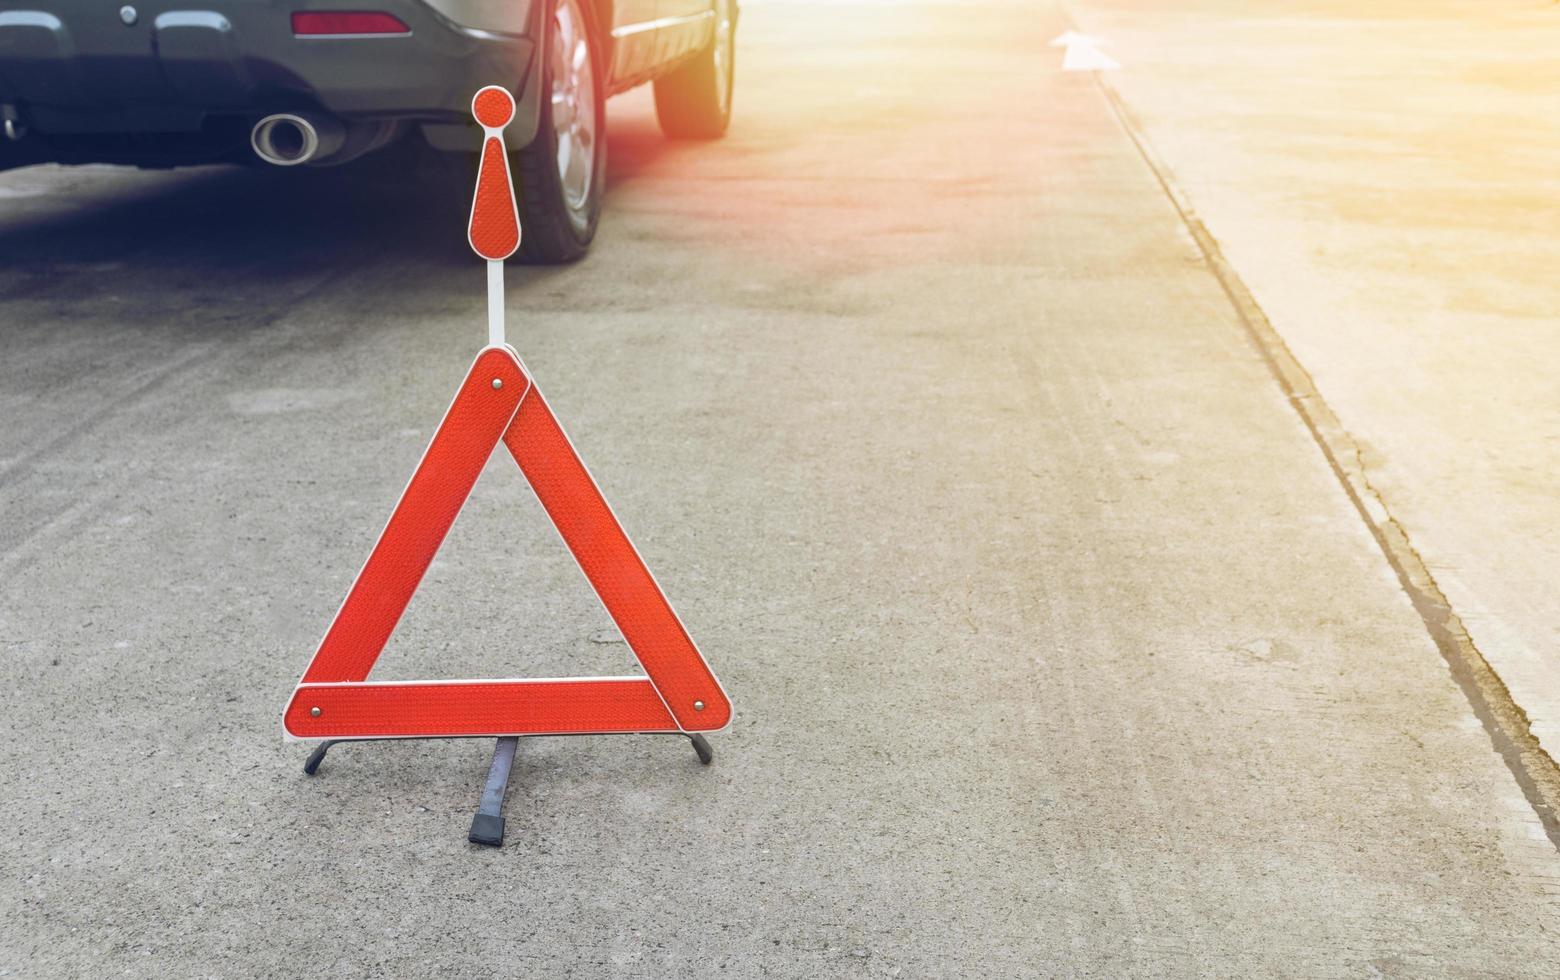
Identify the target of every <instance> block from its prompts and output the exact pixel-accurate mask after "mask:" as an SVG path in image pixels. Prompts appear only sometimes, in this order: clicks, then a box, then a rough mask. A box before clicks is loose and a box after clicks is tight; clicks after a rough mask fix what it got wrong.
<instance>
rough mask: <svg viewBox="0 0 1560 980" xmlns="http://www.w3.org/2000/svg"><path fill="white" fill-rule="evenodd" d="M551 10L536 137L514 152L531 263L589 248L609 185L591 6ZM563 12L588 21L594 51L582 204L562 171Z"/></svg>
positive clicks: (573, 0) (560, 5)
mask: <svg viewBox="0 0 1560 980" xmlns="http://www.w3.org/2000/svg"><path fill="white" fill-rule="evenodd" d="M551 2H552V13H551V14H550V15H549V16H548V17H547V18H546V25H545V32H546V34H545V37H544V38H543V43H542V44H541V45H538V48H537V51H538V55H539V56H540V57H541V58H542V72H541V80H542V84H541V93H540V95H541V103H542V105H541V118H540V122H539V124H538V127H537V130H536V138H535V139H533V140H532V141H531V143H530V145H529V146H526V147H524V148H522V149H520V150H516V151H514V152H513V153H511V154H510V156H509V162H510V170H511V172H512V174H513V179H514V182H515V193H516V196H517V197H518V198H519V203H520V225H521V235H520V256H521V258H522V259H524V260H525V261H527V262H533V263H538V264H544V265H556V264H558V263H562V262H573V261H574V260H576V259H578V258H580V257H581V256H582V255H584V254H585V252H586V251H587V250H588V249H589V248H590V242H591V239H593V238H595V237H596V224H597V222H598V221H599V220H600V219H601V198H602V193H603V191H604V190H605V187H606V175H607V140H606V113H605V111H604V109H603V107H604V98H603V95H602V92H603V84H602V83H603V81H604V78H603V75H602V68H601V45H600V42H599V37H600V34H599V32H598V31H597V29H596V22H595V16H594V10H593V9H592V5H591V4H589V3H586V2H582V0H551ZM560 11H568V12H571V13H573V14H575V15H578V16H579V17H580V18H581V20H582V24H583V28H584V38H585V43H586V45H587V47H588V49H589V52H590V72H591V78H592V79H593V81H594V85H593V90H592V94H593V97H592V99H591V102H592V104H591V106H590V112H591V113H592V114H593V115H594V118H595V128H594V136H593V141H592V144H591V158H592V165H591V171H590V176H589V181H588V189H587V190H586V193H585V198H584V201H583V204H582V205H581V206H577V207H570V201H569V196H568V193H567V192H566V190H565V186H564V180H563V178H562V176H561V175H560V174H559V172H558V148H559V141H560V134H559V132H558V128H557V127H556V126H555V125H554V120H553V99H552V92H553V87H554V84H553V83H554V71H555V69H556V67H557V66H556V65H555V63H554V62H555V60H556V58H555V51H554V40H555V39H556V37H558V36H560V27H559V24H560V21H559V18H560V16H562V15H561V14H560Z"/></svg>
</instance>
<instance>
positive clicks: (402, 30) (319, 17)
mask: <svg viewBox="0 0 1560 980" xmlns="http://www.w3.org/2000/svg"><path fill="white" fill-rule="evenodd" d="M292 29H293V33H294V34H297V35H300V36H305V37H310V36H318V35H321V34H410V33H412V29H411V28H410V27H407V26H406V23H405V21H403V20H401V18H399V17H396V16H394V15H392V14H387V13H384V12H383V11H379V10H331V11H326V10H310V11H298V12H295V13H294V14H293V15H292Z"/></svg>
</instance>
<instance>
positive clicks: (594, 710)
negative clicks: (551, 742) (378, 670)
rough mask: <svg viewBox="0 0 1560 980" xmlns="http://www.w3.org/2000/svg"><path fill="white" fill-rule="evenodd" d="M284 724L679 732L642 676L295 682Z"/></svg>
mask: <svg viewBox="0 0 1560 980" xmlns="http://www.w3.org/2000/svg"><path fill="white" fill-rule="evenodd" d="M711 721H712V724H710V725H709V726H708V727H704V728H699V727H698V726H697V725H695V726H694V730H696V731H698V730H702V731H714V730H716V729H717V728H720V727H721V720H717V719H711ZM284 724H285V725H286V728H287V732H288V734H290V735H292V736H293V737H294V738H305V739H308V738H329V739H359V738H469V737H473V736H480V735H494V736H499V735H589V734H610V733H629V732H683V731H685V729H683V728H682V727H680V726H679V725H678V724H677V721H676V719H674V718H673V717H672V716H671V714H670V713H669V712H668V711H667V710H666V705H665V704H664V703H663V702H662V701H661V697H660V695H659V694H657V693H656V690H655V687H654V685H653V684H651V682H650V681H649V680H648V679H647V678H642V677H630V678H602V679H589V678H579V679H573V678H571V679H564V680H516V681H453V682H447V681H432V682H410V683H403V682H397V681H390V682H383V683H377V682H374V681H366V682H362V683H355V684H303V685H300V686H299V688H298V690H297V691H296V692H294V694H293V699H292V702H291V703H290V704H289V705H288V706H287V713H286V715H285V717H284Z"/></svg>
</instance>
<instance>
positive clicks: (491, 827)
mask: <svg viewBox="0 0 1560 980" xmlns="http://www.w3.org/2000/svg"><path fill="white" fill-rule="evenodd" d="M519 744H520V739H518V738H516V737H515V736H513V735H506V736H505V737H503V738H501V739H499V740H498V741H497V742H496V743H495V744H494V745H493V765H492V766H491V767H490V768H489V769H488V778H487V785H486V786H484V787H482V803H481V805H480V806H478V807H477V815H476V816H475V817H472V818H471V832H470V833H469V834H467V835H466V839H467V840H469V841H471V842H472V843H473V844H486V845H488V846H489V847H498V846H499V845H500V844H502V843H504V791H505V790H507V789H509V770H510V768H511V767H512V766H513V765H514V763H515V748H516V747H517V746H519Z"/></svg>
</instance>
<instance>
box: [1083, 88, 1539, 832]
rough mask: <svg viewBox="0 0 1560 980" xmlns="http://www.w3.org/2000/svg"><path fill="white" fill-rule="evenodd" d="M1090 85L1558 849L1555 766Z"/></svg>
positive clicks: (1115, 99)
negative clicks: (1191, 243) (1231, 309)
mask: <svg viewBox="0 0 1560 980" xmlns="http://www.w3.org/2000/svg"><path fill="white" fill-rule="evenodd" d="M1094 78H1095V82H1096V83H1097V84H1098V85H1099V87H1100V91H1101V92H1102V93H1104V96H1105V99H1106V101H1107V103H1109V105H1110V108H1111V111H1112V113H1113V114H1114V115H1115V117H1116V121H1117V122H1118V123H1119V124H1120V125H1121V128H1122V130H1123V131H1124V132H1125V133H1126V136H1127V138H1128V139H1129V140H1131V141H1132V144H1133V145H1134V146H1135V147H1136V148H1137V151H1138V155H1139V156H1141V157H1142V158H1143V162H1144V163H1145V164H1146V165H1147V166H1148V169H1149V171H1150V172H1151V173H1152V174H1153V175H1154V179H1155V180H1156V181H1157V182H1158V184H1159V186H1160V188H1161V189H1162V190H1163V191H1164V192H1165V196H1166V197H1168V198H1169V200H1170V204H1171V206H1173V207H1174V208H1175V210H1176V212H1177V214H1179V216H1180V218H1181V221H1182V223H1183V224H1184V225H1185V226H1186V229H1187V231H1188V232H1189V233H1190V234H1191V236H1192V238H1193V240H1195V241H1196V243H1197V247H1198V249H1199V250H1200V251H1201V252H1202V254H1203V258H1204V259H1205V260H1206V261H1207V263H1208V266H1209V268H1210V270H1211V271H1212V272H1213V274H1214V277H1215V278H1216V279H1218V281H1219V285H1220V286H1221V287H1222V288H1223V290H1224V294H1225V295H1226V296H1227V297H1228V298H1229V300H1230V304H1231V305H1232V306H1233V307H1234V308H1235V313H1236V315H1237V316H1238V317H1239V318H1240V321H1241V324H1242V325H1243V326H1244V327H1245V329H1246V333H1247V336H1248V337H1249V338H1250V340H1251V342H1252V344H1253V345H1254V346H1255V347H1256V348H1257V350H1258V352H1259V353H1260V354H1261V355H1262V358H1263V360H1264V361H1265V362H1266V364H1267V366H1268V370H1269V371H1270V372H1271V373H1272V375H1273V377H1274V379H1275V380H1276V381H1277V382H1278V384H1279V387H1280V388H1282V389H1283V392H1284V395H1285V396H1286V398H1287V399H1288V400H1289V403H1290V405H1292V406H1293V407H1294V409H1295V413H1296V414H1297V415H1299V416H1300V420H1301V421H1302V422H1303V423H1304V424H1305V427H1306V429H1307V430H1308V431H1309V432H1310V433H1311V437H1312V439H1314V440H1315V441H1316V444H1317V446H1319V447H1320V448H1321V450H1322V455H1323V456H1325V457H1326V459H1327V463H1328V465H1329V466H1330V467H1331V468H1332V471H1333V474H1334V475H1335V476H1336V477H1337V478H1338V482H1339V483H1340V484H1342V486H1343V490H1344V493H1345V494H1347V495H1348V498H1349V501H1350V502H1351V503H1352V504H1353V505H1354V508H1355V510H1356V511H1358V512H1359V515H1360V517H1361V519H1363V520H1364V522H1365V525H1366V527H1367V528H1369V529H1370V532H1371V536H1372V537H1373V538H1374V539H1375V541H1376V544H1377V546H1378V547H1380V549H1381V551H1382V554H1383V555H1385V557H1386V559H1387V563H1388V564H1389V565H1391V567H1392V570H1393V571H1394V572H1395V573H1396V575H1397V578H1398V583H1399V584H1400V585H1401V586H1402V588H1403V591H1404V592H1405V593H1406V594H1407V595H1408V598H1409V601H1410V602H1411V603H1412V604H1413V607H1414V611H1415V612H1417V613H1418V614H1419V618H1420V619H1421V620H1422V621H1423V622H1424V624H1425V629H1426V631H1427V632H1428V633H1429V634H1430V638H1431V640H1432V641H1433V642H1434V643H1435V646H1436V649H1437V650H1439V651H1440V653H1441V656H1442V658H1443V659H1444V660H1445V661H1446V664H1447V667H1448V668H1449V669H1450V672H1451V675H1452V677H1453V679H1454V680H1456V682H1457V685H1458V687H1459V688H1461V690H1462V692H1463V695H1464V696H1465V697H1466V698H1467V699H1468V703H1469V704H1470V705H1471V706H1472V707H1473V712H1474V715H1475V716H1477V717H1478V719H1479V722H1480V724H1482V725H1483V726H1484V730H1485V732H1486V733H1487V734H1488V735H1489V738H1490V742H1491V744H1492V745H1493V747H1494V748H1495V751H1496V752H1497V753H1498V754H1499V755H1500V757H1501V759H1502V760H1503V761H1504V762H1505V763H1506V768H1507V769H1509V770H1510V771H1511V774H1512V776H1513V777H1514V778H1515V779H1516V781H1517V785H1518V786H1520V787H1521V789H1522V794H1523V796H1524V797H1526V798H1527V801H1528V804H1529V805H1530V806H1532V808H1533V812H1534V813H1535V814H1536V815H1537V816H1538V819H1539V822H1540V823H1541V824H1542V825H1543V828H1544V832H1545V834H1547V835H1548V837H1549V841H1550V843H1551V844H1553V845H1554V846H1555V848H1556V849H1557V850H1560V765H1557V764H1556V762H1555V760H1554V759H1553V758H1552V757H1551V756H1550V755H1549V754H1548V753H1547V752H1545V751H1544V748H1543V746H1542V745H1540V744H1539V741H1538V738H1537V737H1536V736H1535V735H1534V734H1533V730H1532V725H1531V723H1530V721H1529V719H1528V716H1527V712H1525V711H1524V710H1522V706H1521V705H1519V704H1517V703H1516V701H1515V700H1513V699H1512V697H1511V692H1510V691H1509V690H1508V689H1507V687H1506V684H1505V682H1504V681H1502V680H1501V679H1500V675H1499V674H1497V673H1496V672H1495V670H1494V668H1492V667H1491V666H1490V664H1489V662H1488V661H1487V660H1485V658H1484V655H1483V654H1482V653H1481V652H1480V651H1479V648H1478V646H1477V645H1475V643H1474V641H1473V637H1472V636H1470V635H1469V633H1468V630H1467V628H1466V627H1465V626H1464V625H1463V621H1462V618H1461V617H1460V616H1458V615H1457V612H1456V610H1454V609H1453V608H1452V605H1451V603H1450V602H1449V601H1448V600H1447V598H1446V594H1445V593H1444V592H1442V591H1441V588H1440V586H1438V585H1437V584H1436V581H1435V577H1434V576H1433V575H1432V574H1431V573H1430V569H1429V568H1428V567H1427V566H1426V565H1425V562H1424V559H1423V558H1422V557H1421V556H1420V554H1419V551H1418V550H1417V549H1416V548H1415V547H1414V545H1413V543H1412V542H1411V541H1410V540H1409V537H1408V532H1407V531H1405V530H1404V529H1403V525H1402V524H1401V523H1400V522H1399V521H1398V520H1397V518H1396V517H1394V516H1393V515H1392V512H1391V510H1390V509H1389V508H1388V507H1387V503H1386V500H1385V499H1384V498H1383V497H1382V495H1381V493H1380V492H1379V491H1378V490H1377V489H1376V488H1375V486H1374V485H1372V483H1371V482H1370V479H1369V478H1368V476H1367V475H1366V471H1365V462H1364V459H1363V456H1362V454H1361V451H1360V447H1359V444H1358V442H1356V441H1355V439H1354V438H1353V437H1352V436H1350V435H1349V433H1348V431H1347V430H1346V429H1345V428H1344V427H1343V423H1342V422H1341V421H1339V419H1338V416H1337V415H1336V414H1334V412H1333V411H1332V409H1331V408H1330V407H1329V406H1328V405H1327V402H1326V401H1325V400H1324V399H1323V398H1322V396H1321V393H1320V392H1319V391H1318V390H1317V388H1316V384H1315V382H1314V380H1313V379H1312V378H1311V375H1310V373H1309V372H1308V371H1306V369H1305V367H1304V366H1303V365H1301V363H1300V362H1299V360H1298V359H1296V358H1295V356H1294V354H1293V353H1292V352H1291V351H1290V350H1289V346H1288V345H1287V344H1286V343H1285V342H1284V339H1283V337H1282V336H1281V335H1280V334H1279V333H1278V330H1277V329H1276V328H1275V327H1274V326H1273V324H1272V322H1271V321H1270V320H1268V318H1267V314H1265V313H1264V312H1263V311H1262V307H1261V306H1260V305H1258V303H1257V301H1256V299H1255V297H1253V296H1252V295H1251V291H1250V290H1249V289H1247V287H1246V284H1245V282H1244V281H1243V280H1242V279H1241V278H1240V275H1239V273H1237V272H1236V271H1235V269H1234V267H1233V266H1231V265H1230V263H1229V261H1228V260H1227V259H1225V257H1224V253H1223V251H1222V250H1221V249H1220V248H1219V244H1218V242H1217V240H1215V239H1214V237H1213V235H1212V234H1211V233H1210V232H1209V231H1208V228H1207V226H1205V225H1204V224H1203V223H1202V220H1201V219H1199V218H1198V217H1197V214H1196V212H1195V210H1194V209H1193V208H1192V205H1191V201H1190V200H1189V198H1188V197H1187V195H1186V194H1185V193H1184V192H1183V191H1182V190H1181V189H1180V188H1179V186H1178V185H1177V184H1176V183H1175V180H1174V177H1173V175H1172V172H1171V170H1170V168H1169V167H1168V166H1167V165H1166V163H1165V161H1164V160H1163V159H1161V158H1160V157H1159V155H1158V154H1157V153H1156V152H1155V151H1154V150H1153V148H1152V145H1151V144H1150V142H1149V140H1148V134H1147V132H1146V130H1144V128H1143V126H1142V124H1141V123H1139V122H1138V120H1137V119H1136V117H1135V116H1133V115H1132V112H1131V110H1130V109H1129V108H1127V105H1126V102H1125V100H1124V99H1123V98H1122V97H1121V94H1120V93H1119V92H1117V91H1116V90H1115V89H1114V88H1112V87H1111V85H1110V84H1109V83H1108V82H1106V81H1105V79H1104V77H1103V76H1102V75H1101V74H1100V73H1099V72H1095V73H1094Z"/></svg>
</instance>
